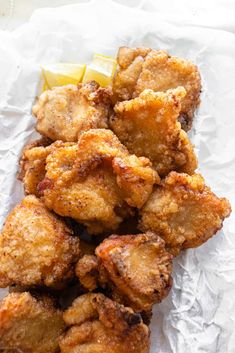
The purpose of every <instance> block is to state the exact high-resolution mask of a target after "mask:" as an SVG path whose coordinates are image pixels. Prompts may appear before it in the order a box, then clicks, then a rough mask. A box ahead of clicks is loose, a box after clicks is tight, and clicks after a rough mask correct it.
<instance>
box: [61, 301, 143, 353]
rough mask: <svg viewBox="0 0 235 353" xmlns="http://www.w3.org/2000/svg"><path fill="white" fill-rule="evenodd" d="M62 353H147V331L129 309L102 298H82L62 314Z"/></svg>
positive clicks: (138, 317)
mask: <svg viewBox="0 0 235 353" xmlns="http://www.w3.org/2000/svg"><path fill="white" fill-rule="evenodd" d="M64 320H65V322H66V324H67V325H68V326H71V327H70V328H69V330H68V331H67V332H66V333H65V334H64V335H63V336H62V337H61V339H60V349H61V353H78V352H79V353H104V352H105V353H126V352H128V353H148V352H149V345H150V342H149V334H150V333H149V329H148V327H147V326H146V325H144V324H143V322H142V319H141V316H140V315H139V314H135V313H134V312H133V311H132V309H130V308H127V307H124V306H123V305H120V304H118V303H115V302H114V301H112V300H110V299H108V298H106V297H105V296H104V295H103V294H85V295H83V296H81V297H79V298H77V299H76V300H75V301H74V302H73V305H72V307H71V308H69V309H68V310H67V311H66V312H65V313H64Z"/></svg>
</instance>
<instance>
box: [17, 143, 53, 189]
mask: <svg viewBox="0 0 235 353" xmlns="http://www.w3.org/2000/svg"><path fill="white" fill-rule="evenodd" d="M50 143H51V141H50V140H49V139H46V138H45V137H43V138H41V139H39V140H36V141H34V142H31V143H29V144H27V145H26V146H25V148H24V149H23V152H22V156H21V159H20V163H19V165H20V170H19V174H18V179H19V180H21V181H23V184H24V191H25V194H26V195H30V194H33V195H36V196H39V194H38V191H37V185H38V184H39V183H40V182H41V181H42V180H43V179H44V177H45V174H46V169H45V167H46V157H47V156H48V154H49V153H50V150H51V146H49V145H50Z"/></svg>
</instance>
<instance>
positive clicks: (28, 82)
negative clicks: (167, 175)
mask: <svg viewBox="0 0 235 353" xmlns="http://www.w3.org/2000/svg"><path fill="white" fill-rule="evenodd" d="M117 2H118V1H117ZM117 2H112V1H108V0H100V1H93V4H91V5H80V6H79V5H78V6H73V7H70V6H69V7H66V8H58V9H56V8H54V9H47V10H39V11H37V12H36V13H35V14H34V15H33V17H32V18H31V20H30V22H29V23H27V24H26V25H24V26H23V27H21V28H19V29H18V30H17V31H15V32H12V33H8V32H5V31H4V32H0V77H1V80H0V204H1V208H0V223H1V222H3V219H4V217H5V215H6V214H7V212H8V211H9V210H10V209H11V208H12V207H13V206H14V204H15V203H16V202H17V201H18V200H19V199H20V198H21V197H22V186H21V184H20V183H16V182H15V180H16V173H17V169H18V167H17V163H18V159H19V155H20V153H21V149H22V147H23V145H24V144H25V143H26V141H28V140H29V139H30V138H32V136H33V131H34V123H35V121H34V119H33V118H32V117H31V106H32V103H33V101H34V98H35V95H36V94H37V92H38V83H39V77H40V70H39V65H40V64H41V63H43V62H44V63H48V62H58V61H81V62H86V61H88V60H90V58H91V56H92V54H93V53H94V52H98V53H103V54H110V55H115V53H116V50H117V48H118V46H119V45H125V44H128V45H132V46H135V45H146V46H148V45H149V46H152V47H153V48H162V49H167V50H169V51H170V53H172V54H175V55H179V56H183V57H186V58H189V59H191V60H193V61H194V62H196V63H197V65H198V66H199V69H200V71H201V74H202V82H203V92H202V97H201V98H202V103H201V106H200V109H199V112H198V114H197V117H196V119H195V123H194V129H193V131H192V134H191V137H192V140H193V142H194V143H195V146H196V151H197V154H198V157H199V169H200V171H201V172H202V174H203V175H204V176H205V177H206V181H207V183H208V184H209V185H210V186H211V187H212V189H213V190H214V191H215V192H216V193H218V194H219V195H223V196H226V197H228V198H229V199H230V201H231V202H232V204H233V206H234V207H235V139H234V133H235V85H234V78H235V35H234V34H233V32H234V26H235V15H234V10H235V2H234V1H225V0H224V1H222V0H220V1H219V0H218V1H214V0H213V1H212V0H209V1H203V2H202V1H200V2H199V1H195V0H193V1H192V0H191V1H189V0H184V1H180V0H177V1H170V0H164V1H162V0H161V1H158V0H146V1H125V4H128V6H129V8H128V7H124V6H118V5H117ZM119 2H120V1H119ZM47 3H48V2H47ZM63 3H65V1H50V5H51V6H52V5H56V4H63ZM66 3H70V1H66ZM76 3H77V2H76ZM79 3H80V2H79ZM136 3H138V7H139V8H141V9H143V10H144V11H138V10H136V9H135V5H136ZM0 4H1V6H0V9H1V11H2V12H3V13H4V14H5V16H4V17H2V19H1V26H2V28H4V29H6V28H8V29H12V28H14V27H17V25H18V24H19V23H22V22H24V21H25V20H26V19H27V18H28V17H29V15H30V13H31V11H32V10H33V8H35V7H37V6H39V7H40V6H45V5H46V1H23V0H19V1H15V7H13V8H12V11H10V12H9V16H8V15H7V12H6V11H8V10H9V9H8V10H7V6H6V5H7V1H1V0H0ZM8 4H9V3H8ZM4 6H5V7H6V8H5V10H4ZM4 11H5V12H4ZM234 323H235V232H234V218H233V217H231V218H230V219H229V220H228V221H226V222H225V227H224V231H223V232H219V233H218V235H216V236H215V237H214V238H213V239H212V240H210V241H208V242H207V243H206V244H205V245H204V246H202V247H200V248H198V249H195V250H190V251H188V252H185V254H183V255H182V256H181V257H179V258H178V259H177V260H176V261H175V273H174V287H173V290H172V292H171V294H170V296H169V297H168V298H167V300H165V301H164V302H163V303H162V304H160V305H158V306H156V308H155V315H154V318H153V324H152V352H153V353H234V352H235V324H234Z"/></svg>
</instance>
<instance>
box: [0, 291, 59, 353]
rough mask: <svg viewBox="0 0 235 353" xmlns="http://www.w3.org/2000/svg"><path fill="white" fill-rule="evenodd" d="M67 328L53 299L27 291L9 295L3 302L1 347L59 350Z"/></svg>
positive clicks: (40, 352)
mask: <svg viewBox="0 0 235 353" xmlns="http://www.w3.org/2000/svg"><path fill="white" fill-rule="evenodd" d="M64 330H65V323H64V321H63V317H62V312H61V311H60V310H58V309H56V308H55V307H54V306H53V303H52V301H51V300H50V299H49V298H46V299H45V298H43V299H35V298H34V297H32V296H31V295H30V294H29V293H27V292H24V293H12V294H9V295H8V296H7V297H6V298H4V299H3V300H2V301H1V302H0V349H6V351H7V350H8V349H9V352H10V350H11V349H12V350H13V349H16V350H17V352H19V351H20V352H24V353H56V352H58V349H59V344H58V340H59V336H60V335H61V334H62V333H63V332H64ZM18 350H19V351H18Z"/></svg>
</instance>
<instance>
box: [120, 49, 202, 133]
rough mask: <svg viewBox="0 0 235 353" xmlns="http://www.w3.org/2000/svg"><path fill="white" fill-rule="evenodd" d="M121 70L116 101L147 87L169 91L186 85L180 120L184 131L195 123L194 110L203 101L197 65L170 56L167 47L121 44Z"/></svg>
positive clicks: (133, 96) (131, 96)
mask: <svg viewBox="0 0 235 353" xmlns="http://www.w3.org/2000/svg"><path fill="white" fill-rule="evenodd" d="M117 60H118V70H117V73H116V76H115V77H114V80H113V95H114V97H113V100H114V101H115V102H117V101H123V100H129V99H131V98H135V97H138V96H139V95H140V93H141V92H143V91H144V90H145V89H147V88H148V89H152V90H153V91H159V92H160V91H166V90H168V89H173V88H176V87H178V86H183V87H184V88H185V90H186V95H185V97H183V99H182V104H181V109H180V115H179V121H180V122H181V124H182V128H183V129H184V130H186V131H187V130H189V129H190V128H191V126H192V120H193V115H194V111H195V109H196V108H197V106H198V105H199V103H200V90H201V78H200V74H199V71H198V68H197V66H196V65H194V64H193V63H192V62H190V61H188V60H184V59H181V58H177V57H175V56H171V55H169V54H168V53H167V52H166V51H163V50H151V49H148V48H136V49H132V48H127V47H121V48H120V49H119V52H118V57H117Z"/></svg>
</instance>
